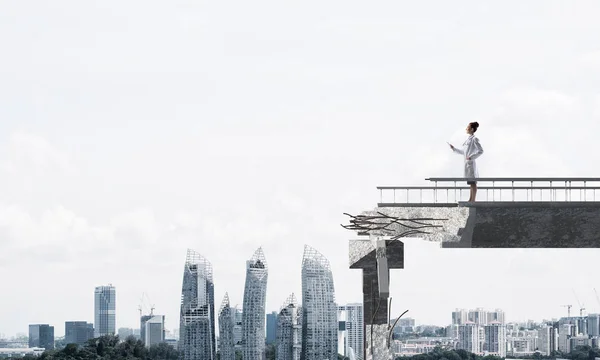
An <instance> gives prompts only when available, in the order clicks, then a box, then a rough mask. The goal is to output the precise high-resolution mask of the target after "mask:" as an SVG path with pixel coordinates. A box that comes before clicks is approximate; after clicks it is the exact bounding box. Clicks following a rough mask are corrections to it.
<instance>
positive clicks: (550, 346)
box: [538, 325, 558, 356]
mask: <svg viewBox="0 0 600 360" xmlns="http://www.w3.org/2000/svg"><path fill="white" fill-rule="evenodd" d="M557 337H558V332H557V331H556V328H555V327H554V326H552V325H542V327H541V328H540V329H538V351H539V352H540V353H542V355H544V356H550V355H551V354H552V352H553V351H556V350H558V346H557V345H558V344H557V341H556V340H557Z"/></svg>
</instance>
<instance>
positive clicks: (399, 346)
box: [394, 308, 600, 358]
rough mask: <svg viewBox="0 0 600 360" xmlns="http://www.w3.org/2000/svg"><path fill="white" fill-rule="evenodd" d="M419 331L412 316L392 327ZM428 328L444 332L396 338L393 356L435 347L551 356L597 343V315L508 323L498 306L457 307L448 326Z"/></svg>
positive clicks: (501, 354)
mask: <svg viewBox="0 0 600 360" xmlns="http://www.w3.org/2000/svg"><path fill="white" fill-rule="evenodd" d="M422 330H423V329H422V328H421V329H419V327H415V323H414V320H413V319H400V321H399V324H398V326H397V327H396V328H395V332H396V334H397V335H400V334H402V333H406V332H421V331H422ZM429 330H439V332H442V331H443V333H444V336H436V337H421V338H416V339H415V338H407V339H405V340H395V341H394V346H395V353H396V355H398V356H413V355H416V354H423V353H428V352H430V351H433V349H434V348H435V347H437V346H442V347H444V348H447V349H463V350H466V351H468V352H471V353H474V354H478V355H495V356H499V357H503V358H504V357H506V356H509V355H510V356H513V357H517V358H518V357H520V356H529V355H534V354H535V353H539V354H541V355H544V356H550V355H551V354H552V353H553V352H555V351H560V352H563V353H569V352H571V351H572V350H574V349H575V348H577V347H578V346H590V347H597V346H598V340H599V338H600V315H599V314H589V315H585V316H584V315H580V316H576V317H571V316H569V317H564V318H561V319H559V320H552V321H542V322H541V323H535V322H533V321H528V322H526V323H507V322H506V320H505V314H504V311H502V310H500V309H496V310H493V311H488V310H484V309H481V308H477V309H474V310H465V309H456V310H455V311H454V312H452V324H451V325H449V326H447V327H446V328H445V329H442V328H438V329H435V328H432V329H429Z"/></svg>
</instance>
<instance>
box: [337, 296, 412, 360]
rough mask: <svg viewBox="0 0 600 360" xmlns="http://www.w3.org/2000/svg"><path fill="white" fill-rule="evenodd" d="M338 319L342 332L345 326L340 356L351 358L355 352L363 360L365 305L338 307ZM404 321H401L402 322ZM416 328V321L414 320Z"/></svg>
mask: <svg viewBox="0 0 600 360" xmlns="http://www.w3.org/2000/svg"><path fill="white" fill-rule="evenodd" d="M338 319H339V322H340V330H341V327H342V326H343V331H340V332H341V333H342V336H340V338H339V340H338V342H339V341H341V343H338V348H339V349H340V350H341V351H339V353H340V354H342V355H344V356H345V357H350V352H351V350H350V349H352V351H354V354H356V358H357V359H358V360H361V359H362V357H363V353H364V349H363V347H364V340H365V334H364V331H363V329H364V326H363V322H364V321H363V319H364V318H363V305H362V304H348V305H344V306H339V307H338ZM402 320H404V319H400V321H402ZM342 323H343V325H342ZM413 326H414V320H413Z"/></svg>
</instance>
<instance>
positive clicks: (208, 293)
mask: <svg viewBox="0 0 600 360" xmlns="http://www.w3.org/2000/svg"><path fill="white" fill-rule="evenodd" d="M179 350H180V352H181V354H182V358H183V359H182V360H196V359H203V360H215V359H216V357H217V350H216V334H215V290H214V282H213V269H212V265H211V263H210V262H209V261H208V260H206V259H205V258H204V257H203V256H201V255H200V254H198V253H197V252H195V251H193V250H190V249H188V251H187V256H186V261H185V266H184V269H183V285H182V290H181V311H180V325H179Z"/></svg>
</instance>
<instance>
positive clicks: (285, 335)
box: [275, 294, 302, 360]
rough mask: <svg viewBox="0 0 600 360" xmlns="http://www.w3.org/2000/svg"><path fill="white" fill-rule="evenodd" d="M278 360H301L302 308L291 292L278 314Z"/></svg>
mask: <svg viewBox="0 0 600 360" xmlns="http://www.w3.org/2000/svg"><path fill="white" fill-rule="evenodd" d="M276 343H277V351H276V352H275V353H276V356H277V357H276V360H300V352H301V351H302V308H301V307H300V306H298V301H297V300H296V296H294V294H291V295H290V296H289V297H288V298H287V300H286V301H285V303H284V304H283V306H282V307H281V310H279V314H278V315H277V336H276Z"/></svg>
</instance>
